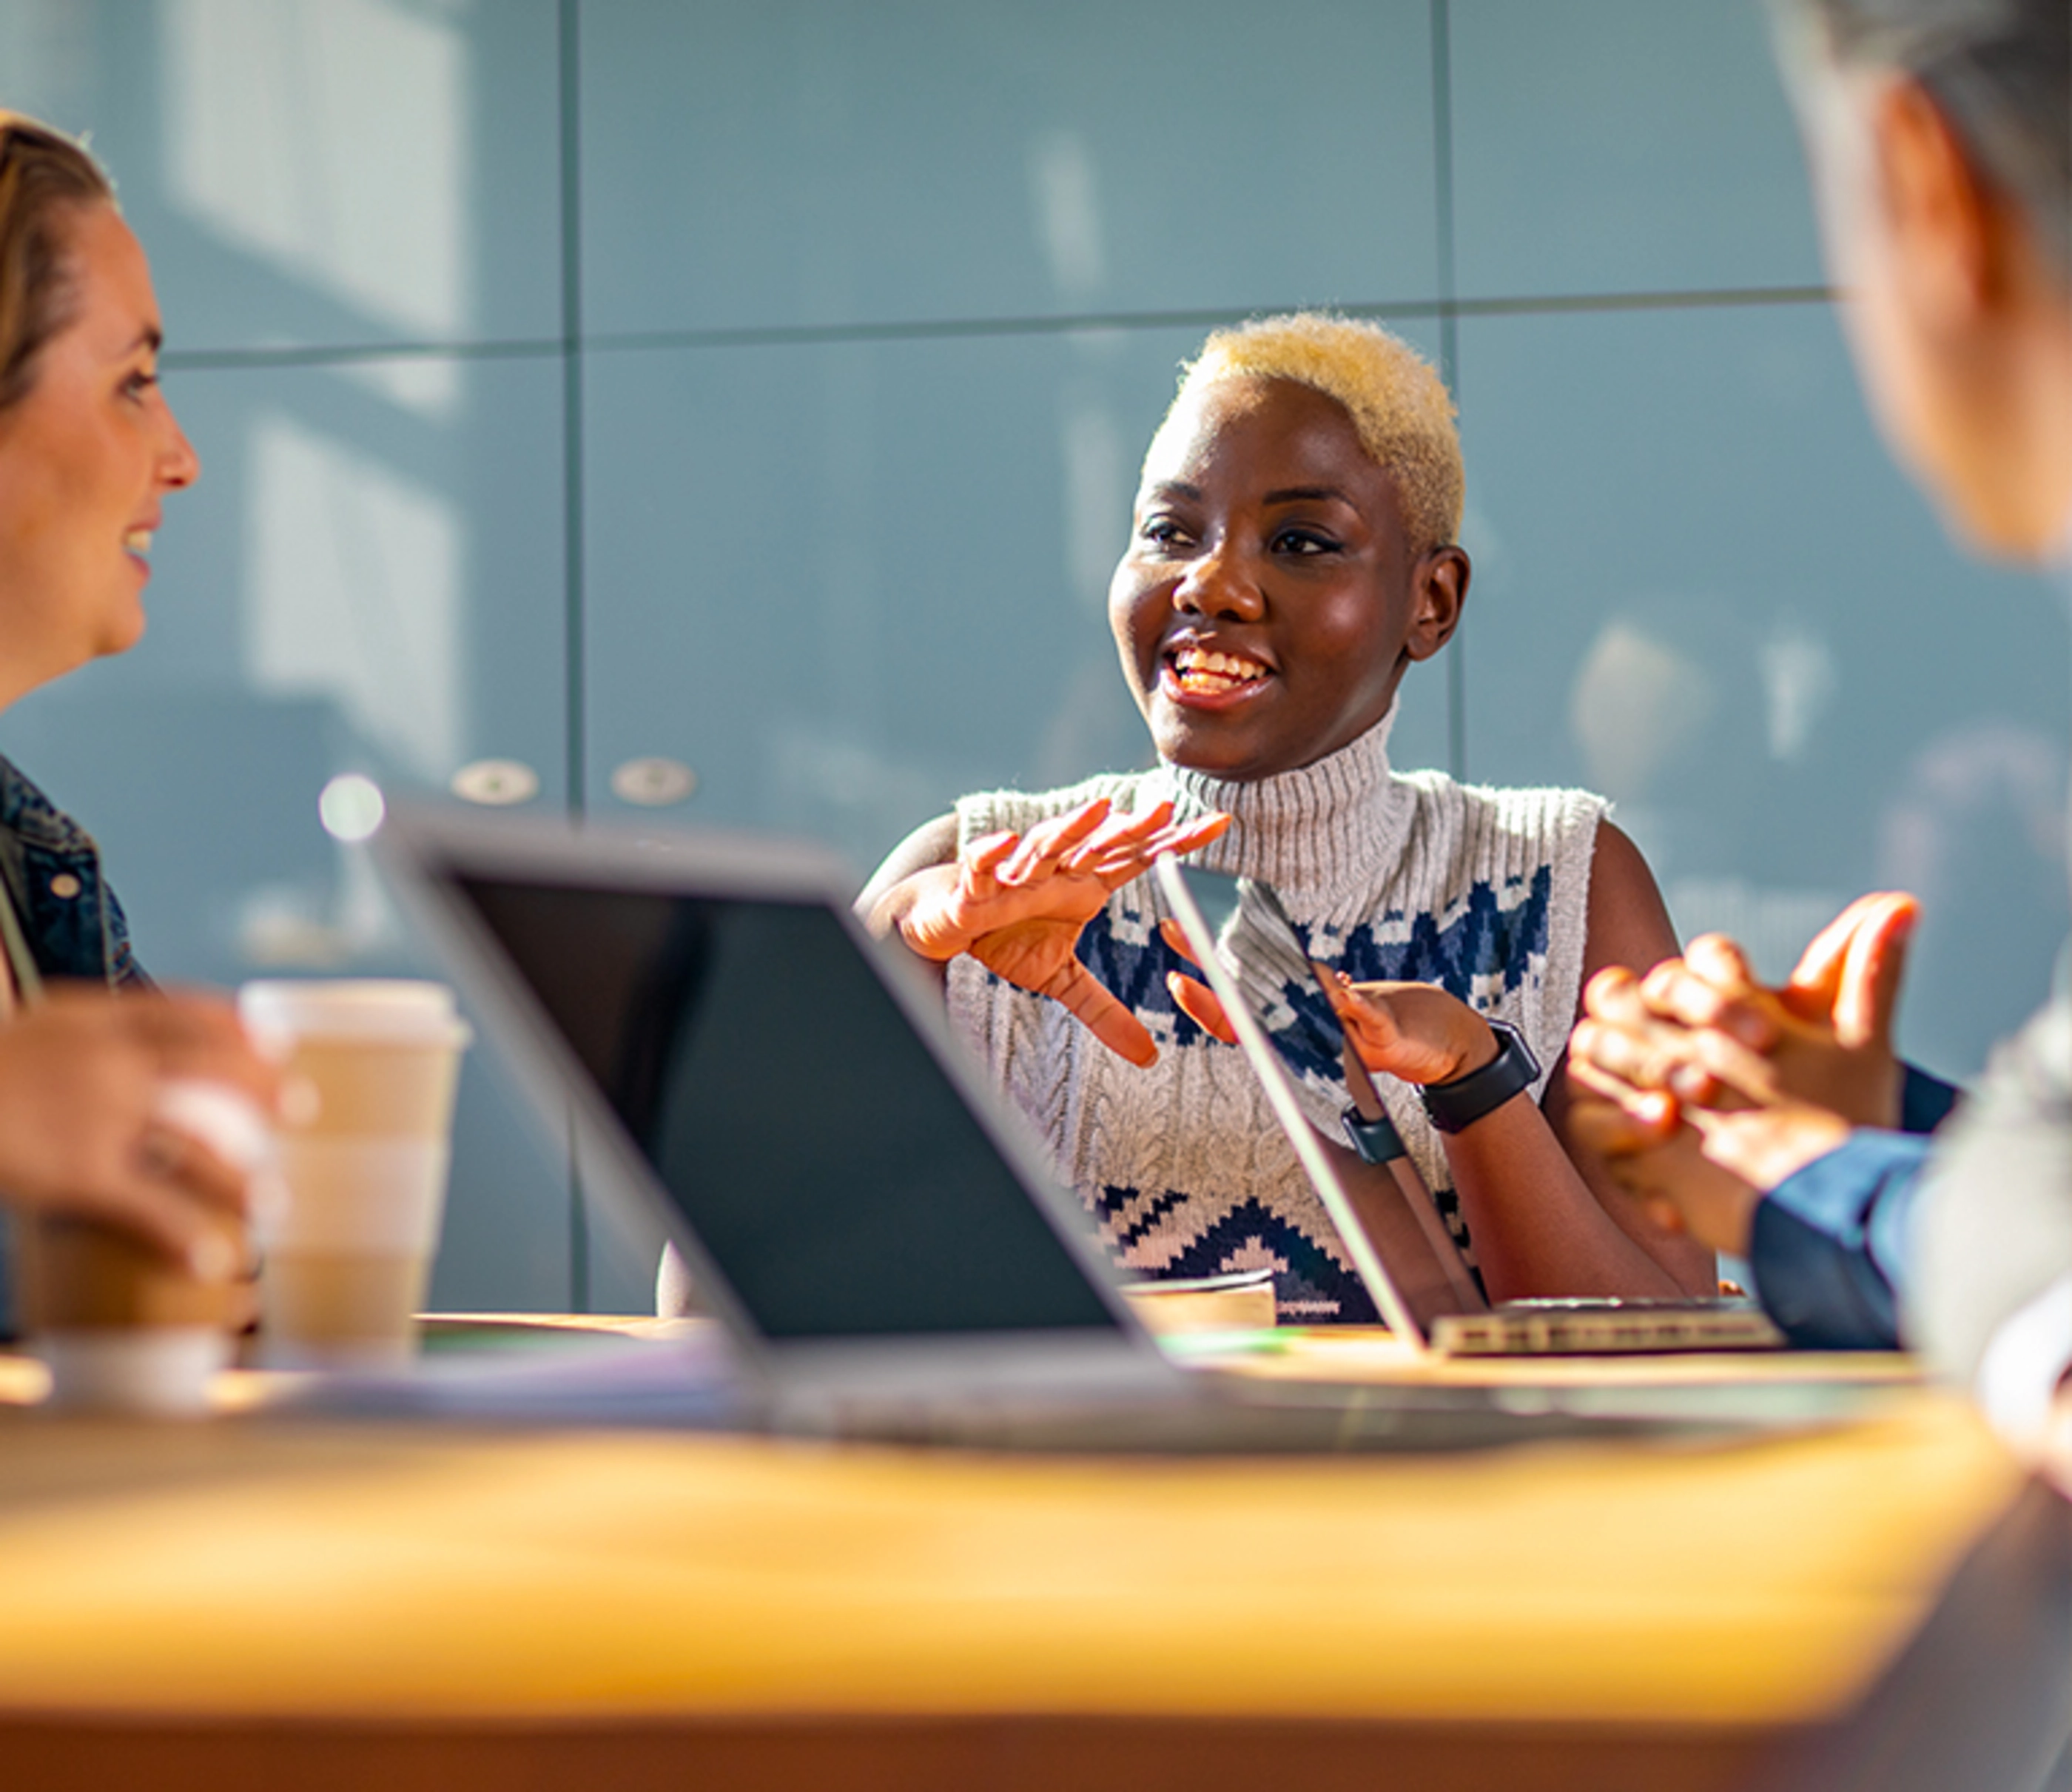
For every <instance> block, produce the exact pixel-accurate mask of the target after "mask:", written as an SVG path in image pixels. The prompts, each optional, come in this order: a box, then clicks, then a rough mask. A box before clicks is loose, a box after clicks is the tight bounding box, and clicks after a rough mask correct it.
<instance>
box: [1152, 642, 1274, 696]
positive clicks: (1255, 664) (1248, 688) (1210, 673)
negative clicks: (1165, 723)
mask: <svg viewBox="0 0 2072 1792" xmlns="http://www.w3.org/2000/svg"><path fill="white" fill-rule="evenodd" d="M1272 676H1273V668H1272V667H1271V666H1270V665H1266V664H1265V663H1264V662H1263V661H1260V660H1257V659H1255V658H1254V657H1252V655H1251V654H1249V653H1244V652H1242V651H1241V650H1239V649H1232V648H1219V647H1216V646H1213V645H1209V644H1207V643H1206V642H1203V641H1194V640H1189V639H1185V638H1182V639H1181V640H1178V641H1173V642H1170V643H1169V644H1168V645H1167V647H1166V649H1165V659H1164V664H1163V665H1162V666H1161V669H1160V673H1159V682H1160V685H1161V687H1162V688H1163V690H1164V692H1165V695H1166V696H1167V697H1169V698H1170V699H1171V700H1172V701H1173V702H1176V703H1185V704H1188V705H1190V706H1192V707H1197V708H1202V709H1228V708H1231V707H1235V706H1236V705H1237V704H1239V703H1242V702H1245V701H1246V700H1247V699H1248V698H1252V697H1256V696H1257V695H1258V694H1260V692H1261V691H1262V690H1264V689H1265V686H1266V681H1267V680H1268V679H1269V678H1272Z"/></svg>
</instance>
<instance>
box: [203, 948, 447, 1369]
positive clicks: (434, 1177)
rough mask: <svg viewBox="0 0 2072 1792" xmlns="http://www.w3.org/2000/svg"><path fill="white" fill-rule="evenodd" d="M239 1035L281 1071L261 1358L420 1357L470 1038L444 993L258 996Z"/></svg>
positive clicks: (289, 1363) (414, 988)
mask: <svg viewBox="0 0 2072 1792" xmlns="http://www.w3.org/2000/svg"><path fill="white" fill-rule="evenodd" d="M238 1008H239V1011H240V1013H241V1014H242V1015H243V1016H244V1019H245V1025H246V1027H247V1028H249V1030H250V1032H251V1033H252V1035H253V1038H254V1040H256V1041H257V1043H258V1044H259V1046H260V1048H261V1049H262V1050H265V1051H267V1052H269V1053H270V1054H271V1055H272V1056H273V1057H276V1058H277V1060H278V1061H280V1062H281V1064H282V1065H283V1067H284V1069H286V1073H287V1076H288V1078H289V1081H290V1088H291V1089H293V1090H306V1091H307V1092H308V1093H309V1094H310V1096H311V1097H312V1098H311V1099H310V1101H309V1102H308V1104H307V1108H308V1110H307V1111H306V1112H300V1111H295V1110H296V1108H297V1106H298V1103H296V1102H294V1101H292V1100H291V1101H290V1102H289V1104H288V1106H289V1108H290V1112H289V1113H288V1114H286V1116H285V1118H284V1119H283V1121H282V1127H281V1131H280V1143H279V1159H278V1162H279V1170H280V1179H281V1198H280V1201H279V1202H278V1205H277V1210H276V1211H274V1212H273V1213H269V1214H268V1215H266V1216H265V1217H264V1218H263V1220H262V1221H261V1228H260V1233H259V1243H260V1249H261V1269H260V1275H259V1301H260V1345H261V1360H262V1361H264V1362H266V1363H268V1364H269V1365H272V1366H277V1367H282V1368H331V1369H350V1368H389V1367H395V1366H401V1365H402V1364H405V1363H407V1362H409V1359H410V1357H412V1355H413V1353H415V1350H416V1348H417V1310H418V1308H420V1307H421V1306H422V1305H423V1304H424V1298H425V1289H426V1282H427V1280H428V1279H429V1277H430V1271H431V1263H432V1259H433V1257H434V1254H436V1252H437V1250H438V1238H439V1222H440V1219H441V1217H442V1212H443V1209H444V1207H445V1203H446V1172H447V1168H448V1166H449V1164H450V1159H451V1156H452V1138H453V1104H454V1086H455V1084H456V1082H457V1081H458V1076H459V1071H460V1054H461V1052H462V1050H463V1048H464V1047H465V1046H466V1045H467V1043H468V1040H469V1036H470V1035H469V1032H468V1028H467V1024H465V1023H464V1022H463V1021H462V1020H460V1019H459V1018H458V1016H457V1015H455V1013H454V997H453V991H451V990H450V989H448V988H447V987H446V986H445V985H443V984H441V983H406V982H392V981H376V980H372V979H360V980H354V981H349V982H327V983H248V984H246V985H245V987H244V988H243V989H242V990H241V991H239V993H238Z"/></svg>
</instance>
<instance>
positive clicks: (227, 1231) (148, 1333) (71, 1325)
mask: <svg viewBox="0 0 2072 1792" xmlns="http://www.w3.org/2000/svg"><path fill="white" fill-rule="evenodd" d="M223 1234H224V1252H225V1255H226V1258H227V1259H228V1260H229V1261H231V1262H232V1263H234V1262H235V1261H236V1256H237V1254H238V1253H240V1251H241V1249H242V1239H241V1238H240V1236H239V1234H238V1232H237V1228H236V1224H235V1222H234V1221H231V1220H229V1219H228V1217H226V1218H225V1220H224V1222H223ZM14 1273H15V1287H16V1293H15V1299H16V1303H17V1307H18V1309H19V1312H21V1315H22V1318H23V1329H24V1330H26V1331H27V1333H28V1334H29V1340H30V1347H31V1349H32V1350H33V1351H34V1352H35V1354H36V1355H37V1356H39V1357H41V1358H42V1359H43V1366H44V1367H45V1368H46V1369H47V1370H48V1371H49V1374H50V1378H51V1390H50V1395H49V1398H50V1400H51V1403H52V1404H53V1405H57V1406H68V1407H92V1408H96V1409H99V1410H102V1411H125V1412H148V1413H164V1414H184V1413H199V1412H205V1411H208V1402H209V1383H210V1382H211V1380H212V1378H213V1377H214V1375H215V1374H216V1371H217V1370H220V1369H221V1368H223V1367H224V1366H225V1365H226V1364H227V1363H228V1361H229V1357H230V1335H231V1333H232V1331H233V1330H234V1329H236V1327H237V1326H239V1325H240V1324H243V1323H244V1322H245V1317H246V1315H247V1313H248V1312H249V1302H250V1299H251V1289H250V1287H249V1284H247V1283H240V1282H237V1281H235V1280H232V1279H224V1280H220V1281H204V1280H203V1279H199V1278H198V1277H196V1276H195V1275H191V1273H189V1272H188V1271H187V1270H186V1269H185V1268H184V1267H182V1266H181V1265H179V1264H177V1263H174V1262H172V1261H171V1259H168V1258H166V1256H164V1255H163V1254H162V1253H161V1252H159V1251H158V1250H156V1249H154V1247H153V1246H150V1245H149V1244H146V1242H144V1241H143V1240H142V1239H140V1238H134V1237H132V1236H131V1235H130V1234H129V1233H127V1232H125V1231H123V1230H121V1229H120V1228H119V1227H117V1226H108V1225H104V1224H102V1223H101V1222H99V1221H93V1220H87V1219H81V1218H79V1217H76V1216H74V1215H70V1214H60V1213H36V1214H31V1215H28V1216H27V1217H25V1218H24V1219H23V1221H21V1222H20V1224H19V1226H18V1228H17V1230H16V1233H15V1249H14Z"/></svg>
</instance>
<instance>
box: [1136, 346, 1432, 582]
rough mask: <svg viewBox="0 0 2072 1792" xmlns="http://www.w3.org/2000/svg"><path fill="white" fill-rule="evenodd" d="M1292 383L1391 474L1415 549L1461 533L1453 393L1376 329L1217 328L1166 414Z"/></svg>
mask: <svg viewBox="0 0 2072 1792" xmlns="http://www.w3.org/2000/svg"><path fill="white" fill-rule="evenodd" d="M1242 378H1254V379H1270V380H1293V381H1295V383H1296V384H1297V385H1306V386H1309V387H1311V388H1312V389H1314V390H1316V391H1318V392H1321V393H1323V394H1324V395H1325V397H1326V398H1335V399H1336V400H1337V401H1338V402H1339V403H1340V404H1341V405H1342V406H1345V408H1346V414H1347V415H1348V416H1349V417H1350V418H1352V422H1353V428H1354V430H1355V431H1356V432H1357V433H1358V435H1359V439H1360V445H1361V446H1362V447H1364V448H1365V449H1366V450H1367V453H1368V454H1369V455H1371V456H1372V458H1373V459H1374V461H1375V464H1376V465H1377V466H1379V467H1383V468H1387V471H1388V472H1390V473H1392V475H1394V476H1395V479H1396V496H1397V501H1398V502H1399V503H1400V505H1402V507H1403V525H1404V529H1405V530H1406V531H1407V532H1408V535H1409V537H1410V546H1411V549H1412V552H1414V553H1418V554H1422V553H1424V551H1425V550H1427V549H1429V548H1435V547H1442V546H1448V545H1449V544H1450V543H1452V542H1454V541H1455V540H1457V538H1458V537H1459V535H1460V532H1461V501H1462V495H1463V491H1464V488H1465V487H1466V474H1465V473H1464V472H1463V471H1462V468H1461V435H1460V431H1459V430H1458V429H1457V427H1456V426H1455V425H1454V422H1453V415H1454V413H1453V395H1452V394H1451V393H1449V392H1448V391H1447V390H1446V386H1445V381H1443V380H1441V378H1440V377H1439V376H1438V374H1437V373H1436V372H1435V371H1434V370H1433V367H1432V365H1431V363H1430V362H1429V361H1428V360H1425V359H1424V356H1422V355H1420V354H1419V353H1418V352H1417V351H1416V349H1414V348H1412V347H1411V346H1410V344H1408V343H1407V342H1405V341H1404V340H1403V339H1402V338H1401V337H1400V336H1396V335H1395V334H1393V333H1392V332H1389V331H1387V330H1384V329H1383V328H1382V327H1381V326H1380V325H1379V323H1363V322H1360V321H1359V320H1357V319H1353V318H1350V317H1334V316H1332V315H1330V314H1329V313H1328V312H1325V311H1294V312H1291V313H1289V315H1286V316H1283V317H1264V318H1259V319H1255V320H1254V321H1252V323H1241V324H1239V326H1238V327H1237V328H1235V329H1233V330H1218V331H1217V332H1215V334H1214V335H1212V336H1211V337H1210V338H1209V339H1208V340H1207V341H1206V342H1205V343H1203V344H1202V352H1201V353H1200V354H1198V355H1197V356H1195V357H1194V360H1191V361H1190V362H1188V363H1186V365H1184V366H1183V367H1182V369H1181V370H1180V390H1179V392H1178V395H1177V396H1176V397H1175V398H1174V400H1173V406H1172V409H1171V410H1168V411H1167V412H1166V415H1167V416H1168V417H1170V416H1171V415H1172V414H1173V411H1174V410H1178V408H1179V407H1180V406H1181V404H1182V402H1184V401H1185V400H1186V398H1187V397H1188V395H1189V394H1190V393H1194V392H1198V391H1199V390H1200V389H1202V387H1204V386H1206V385H1211V384H1212V383H1213V382H1214V381H1218V380H1225V379H1242Z"/></svg>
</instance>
